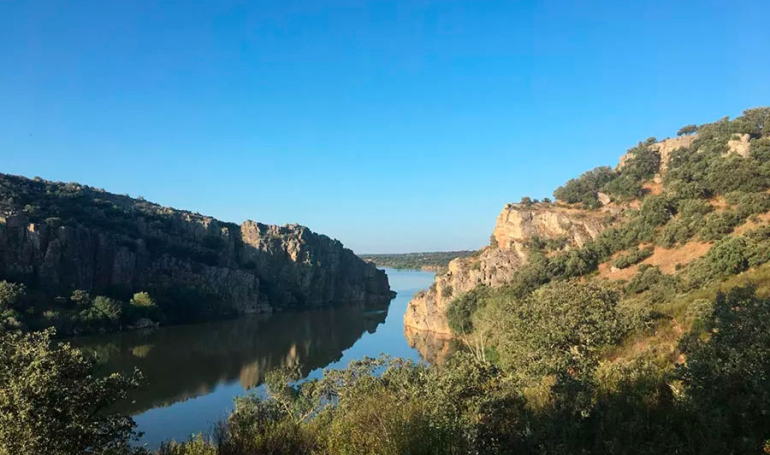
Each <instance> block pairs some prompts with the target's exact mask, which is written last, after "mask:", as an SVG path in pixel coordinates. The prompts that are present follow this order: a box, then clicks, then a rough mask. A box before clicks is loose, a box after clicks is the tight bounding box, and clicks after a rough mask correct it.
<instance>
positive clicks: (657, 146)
mask: <svg viewBox="0 0 770 455" xmlns="http://www.w3.org/2000/svg"><path fill="white" fill-rule="evenodd" d="M696 138H697V135H695V134H691V135H685V136H679V137H672V138H668V139H665V140H663V141H660V142H656V143H654V144H651V145H650V150H652V151H655V152H658V153H660V173H661V174H665V173H666V170H667V169H668V162H669V160H670V158H671V152H673V151H674V150H677V149H680V148H690V146H691V145H692V143H693V142H694V141H695V139H696ZM632 156H633V154H632V153H626V154H625V155H623V156H621V157H620V161H619V162H618V169H620V168H622V167H623V166H624V165H625V164H626V162H627V161H628V160H629V159H630V158H631V157H632Z"/></svg>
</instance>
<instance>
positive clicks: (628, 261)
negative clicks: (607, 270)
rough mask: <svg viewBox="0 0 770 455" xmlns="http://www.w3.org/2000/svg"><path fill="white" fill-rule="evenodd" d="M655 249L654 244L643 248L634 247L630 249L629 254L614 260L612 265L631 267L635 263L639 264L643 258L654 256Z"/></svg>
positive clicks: (622, 267) (621, 267)
mask: <svg viewBox="0 0 770 455" xmlns="http://www.w3.org/2000/svg"><path fill="white" fill-rule="evenodd" d="M654 251H655V248H653V247H652V246H647V247H644V248H642V249H639V248H638V247H635V248H632V249H631V251H629V252H628V253H627V254H624V255H622V256H620V257H618V258H617V259H615V261H613V262H612V265H614V266H615V267H617V268H619V269H625V268H626V267H630V266H632V265H634V264H638V263H640V262H642V261H643V260H645V259H647V258H648V257H650V256H652V253H653V252H654Z"/></svg>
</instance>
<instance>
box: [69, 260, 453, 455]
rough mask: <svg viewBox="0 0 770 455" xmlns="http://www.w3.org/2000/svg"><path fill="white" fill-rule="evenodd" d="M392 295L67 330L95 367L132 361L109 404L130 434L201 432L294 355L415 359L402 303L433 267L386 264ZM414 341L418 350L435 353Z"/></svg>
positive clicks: (309, 370)
mask: <svg viewBox="0 0 770 455" xmlns="http://www.w3.org/2000/svg"><path fill="white" fill-rule="evenodd" d="M387 273H388V279H389V281H390V285H391V289H393V290H395V291H397V292H398V296H397V297H396V298H395V299H393V301H391V302H390V306H388V305H387V304H383V305H379V306H373V305H367V306H361V305H354V306H344V307H338V308H332V309H326V310H316V311H306V312H297V313H281V314H276V315H273V316H271V317H261V318H260V317H256V316H255V317H251V318H244V319H238V320H232V321H225V322H217V323H210V324H200V325H187V326H178V327H163V328H160V329H158V330H157V331H155V332H151V333H137V332H133V333H131V332H129V333H120V334H109V335H101V336H94V337H85V338H75V339H73V340H71V342H72V343H73V344H76V345H78V346H81V347H84V348H86V349H88V350H91V351H93V352H96V353H97V355H98V357H99V358H100V359H101V361H102V362H103V363H102V365H101V371H102V373H103V374H109V373H112V372H114V371H131V370H133V368H134V367H138V368H139V369H140V370H141V371H142V373H144V375H145V376H146V377H147V386H146V387H145V388H144V389H142V390H140V391H137V392H135V393H134V394H133V395H132V396H131V399H132V400H133V401H132V402H127V403H123V404H121V405H120V406H119V407H118V409H117V410H118V411H121V412H125V413H130V414H132V415H133V416H134V419H135V420H136V423H137V430H138V431H140V432H142V433H143V434H144V435H143V436H142V439H141V441H140V442H139V443H140V444H146V445H147V446H148V447H149V448H157V447H158V446H159V445H160V443H161V441H167V440H169V439H177V440H180V439H186V438H187V437H188V436H190V435H191V434H194V433H199V432H204V433H206V432H208V431H210V430H211V428H212V426H213V425H214V424H215V422H216V421H217V420H219V419H222V418H225V417H227V415H228V414H229V413H230V411H231V410H232V407H233V398H234V397H237V396H241V395H243V394H244V393H246V390H248V389H253V388H255V387H257V386H258V385H259V384H260V383H261V382H262V381H263V379H264V376H265V374H266V373H268V372H269V371H270V370H271V369H273V368H275V367H278V366H281V365H299V366H300V369H301V371H302V372H303V374H304V375H308V376H309V377H310V378H317V377H320V375H321V374H322V369H323V368H345V367H347V366H348V364H349V363H350V361H351V360H354V359H361V358H362V357H364V356H369V357H376V356H378V355H380V354H382V353H387V354H390V355H392V356H393V357H403V358H408V359H412V360H419V359H420V358H421V355H420V354H418V352H417V350H416V349H414V347H412V346H410V345H409V344H408V343H407V339H406V338H405V337H404V313H405V312H406V307H407V304H408V303H409V300H410V299H411V298H412V295H414V293H415V292H417V291H419V290H420V289H425V288H427V287H428V286H430V284H431V283H432V282H433V274H432V273H428V272H421V271H413V270H387ZM425 346H435V347H438V349H439V351H437V352H441V350H442V349H443V347H442V346H443V345H439V344H430V343H422V344H420V345H419V347H421V351H422V358H423V359H426V360H431V359H438V358H439V356H438V355H434V353H433V351H432V350H431V349H429V348H425Z"/></svg>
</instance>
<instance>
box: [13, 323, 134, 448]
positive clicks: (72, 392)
mask: <svg viewBox="0 0 770 455" xmlns="http://www.w3.org/2000/svg"><path fill="white" fill-rule="evenodd" d="M52 335H53V332H52V331H50V330H48V331H44V332H36V333H31V334H25V335H22V334H5V335H0V391H2V392H1V393H0V453H3V454H14V455H39V454H47V455H71V454H121V453H130V452H132V450H131V449H130V448H129V445H128V443H129V441H130V440H131V439H132V438H133V437H134V432H133V428H134V422H133V421H132V420H131V418H129V417H126V416H120V415H113V414H110V413H108V412H107V411H108V410H109V408H110V406H111V405H113V404H114V403H116V402H117V401H120V400H123V399H125V398H126V393H127V391H128V390H130V389H132V388H135V387H136V386H138V384H139V382H140V380H141V376H140V375H139V373H138V372H135V373H134V374H133V375H130V376H122V375H120V374H112V375H109V376H107V377H99V376H97V375H95V374H94V372H95V371H94V367H95V365H94V363H93V361H91V360H90V359H88V358H86V357H85V356H84V355H83V353H82V352H80V351H79V350H77V349H75V348H73V347H71V346H70V345H68V344H63V345H62V344H54V343H52V342H51V337H52Z"/></svg>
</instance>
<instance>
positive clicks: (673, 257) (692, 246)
mask: <svg viewBox="0 0 770 455" xmlns="http://www.w3.org/2000/svg"><path fill="white" fill-rule="evenodd" d="M639 247H640V248H644V245H640V246H639ZM710 248H711V244H710V243H706V242H698V241H691V242H687V243H685V244H684V245H682V246H680V247H678V248H662V247H659V246H656V247H655V249H654V250H653V253H652V256H650V257H648V258H647V259H645V260H644V261H642V262H640V263H639V264H648V265H652V266H657V267H660V270H661V272H663V273H667V274H672V273H674V272H675V270H676V265H677V264H681V265H685V264H689V263H690V262H692V261H694V260H696V259H698V258H700V257H702V256H703V255H704V254H706V253H707V252H708V250H709V249H710ZM622 254H625V252H620V253H617V254H615V255H613V257H612V258H611V259H610V260H609V261H607V262H604V263H602V264H599V278H602V279H606V280H628V279H631V277H633V276H634V275H636V273H637V272H638V270H639V264H635V265H632V266H630V267H626V268H625V269H615V268H613V267H612V261H614V260H615V258H617V257H618V256H619V255H622Z"/></svg>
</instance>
